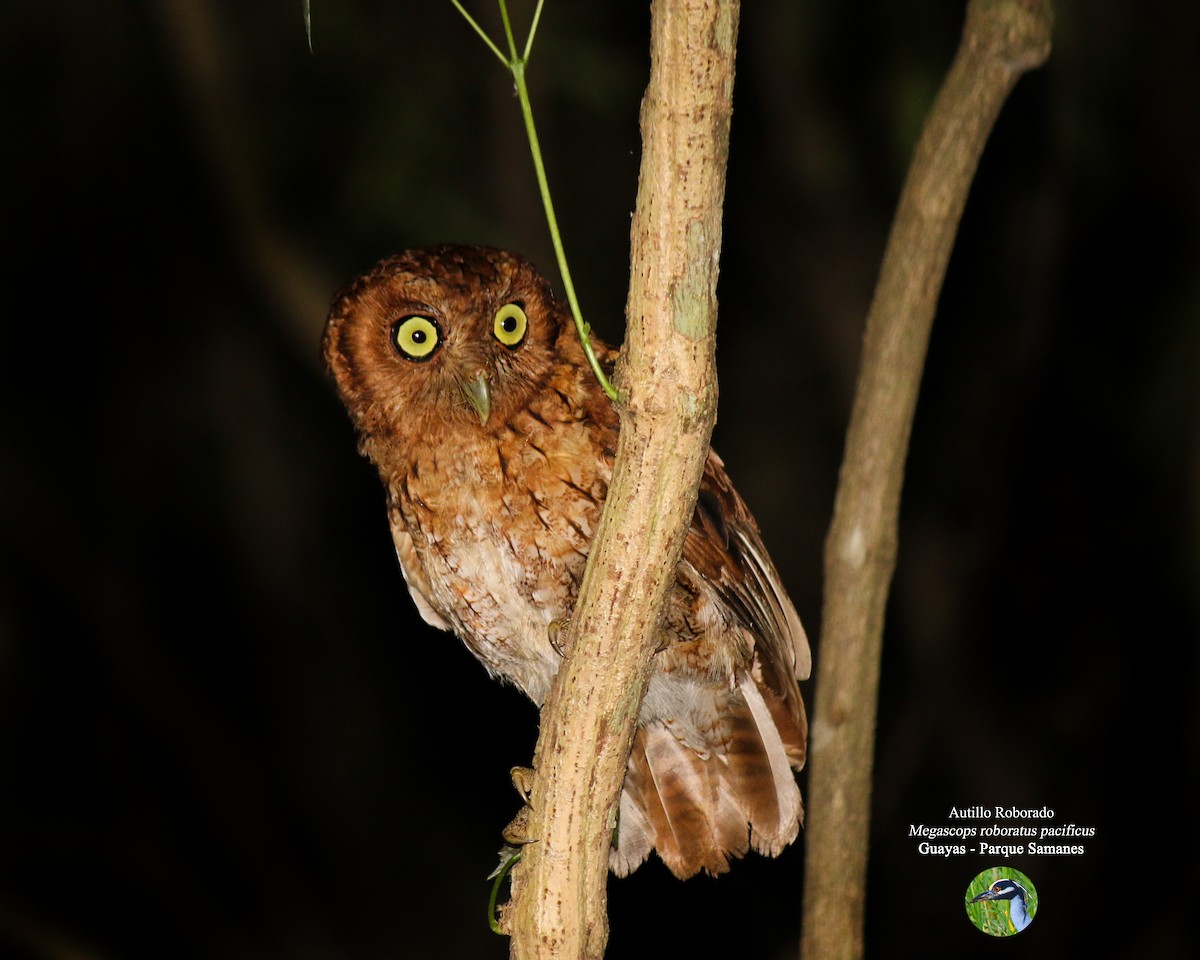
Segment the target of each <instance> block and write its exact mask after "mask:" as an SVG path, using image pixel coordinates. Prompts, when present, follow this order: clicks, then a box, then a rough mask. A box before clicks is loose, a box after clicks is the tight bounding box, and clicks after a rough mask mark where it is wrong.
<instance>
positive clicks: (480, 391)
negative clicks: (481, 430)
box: [459, 370, 492, 426]
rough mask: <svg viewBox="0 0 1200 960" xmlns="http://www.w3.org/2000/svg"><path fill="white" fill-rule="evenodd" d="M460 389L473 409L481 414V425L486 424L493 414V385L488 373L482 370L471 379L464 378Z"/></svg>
mask: <svg viewBox="0 0 1200 960" xmlns="http://www.w3.org/2000/svg"><path fill="white" fill-rule="evenodd" d="M459 389H460V390H462V395H463V396H464V397H465V398H466V400H467V403H468V404H470V406H471V409H472V410H474V411H475V413H476V414H478V415H479V425H480V426H484V425H486V424H487V422H488V417H490V416H491V415H492V385H491V383H490V382H489V381H488V376H487V374H486V373H484V372H483V371H482V370H481V371H479V373H477V374H476V375H475V376H473V377H472V378H471V379H470V380H464V381H463V382H462V383H461V384H459Z"/></svg>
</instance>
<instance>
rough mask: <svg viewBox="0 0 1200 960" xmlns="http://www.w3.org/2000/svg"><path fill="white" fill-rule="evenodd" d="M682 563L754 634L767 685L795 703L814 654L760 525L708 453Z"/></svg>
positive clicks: (715, 456)
mask: <svg viewBox="0 0 1200 960" xmlns="http://www.w3.org/2000/svg"><path fill="white" fill-rule="evenodd" d="M683 561H684V562H685V563H688V564H690V565H691V566H692V567H693V568H694V569H695V570H696V572H697V573H699V574H700V575H701V576H702V577H703V578H704V579H705V580H706V581H707V582H708V583H709V585H710V586H711V587H712V588H713V590H714V591H715V593H716V595H717V596H718V597H719V598H720V600H721V602H722V603H723V604H724V605H725V607H726V608H727V609H728V611H729V612H730V613H732V615H733V617H734V618H735V619H736V621H737V622H738V623H740V624H741V625H742V626H743V627H745V628H746V630H748V631H749V632H750V633H751V634H753V635H754V637H755V638H756V640H757V641H758V642H757V643H756V649H757V651H758V653H759V656H760V660H761V663H762V667H763V669H764V672H765V673H767V674H770V675H771V676H768V677H766V679H767V680H768V685H769V686H770V687H771V688H773V689H774V690H775V692H776V693H778V694H779V695H781V696H782V697H783V698H784V699H785V700H787V701H791V700H792V696H793V693H792V691H793V690H795V689H796V687H795V683H794V682H792V681H791V678H792V677H796V678H798V679H801V680H804V679H806V678H807V677H808V675H809V673H810V672H811V670H812V654H811V652H810V651H809V647H808V637H807V635H806V634H805V632H804V627H803V626H802V625H801V623H800V617H799V615H798V614H797V613H796V608H795V607H794V606H792V601H791V600H790V599H789V598H788V595H787V591H786V590H784V588H783V584H782V583H781V582H780V579H779V573H778V572H777V571H776V570H775V565H774V564H773V563H772V562H771V558H770V556H769V554H768V553H767V548H766V546H765V545H764V544H763V542H762V537H761V536H760V535H759V532H758V525H757V524H756V523H755V522H754V518H753V517H752V516H751V515H750V511H749V509H748V508H747V507H746V504H745V503H744V502H743V501H742V498H741V497H740V496H738V493H737V491H736V490H735V489H734V488H733V483H732V482H731V481H730V479H729V476H728V475H727V474H726V473H725V465H724V464H723V463H722V462H721V458H720V457H718V456H717V455H716V453H713V452H711V451H710V452H709V454H708V459H707V461H705V464H704V477H703V479H702V480H701V483H700V496H699V499H698V500H697V502H696V512H695V515H694V516H693V518H692V525H691V528H690V529H689V530H688V534H687V539H686V540H685V541H684V545H683Z"/></svg>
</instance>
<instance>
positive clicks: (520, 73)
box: [450, 0, 617, 400]
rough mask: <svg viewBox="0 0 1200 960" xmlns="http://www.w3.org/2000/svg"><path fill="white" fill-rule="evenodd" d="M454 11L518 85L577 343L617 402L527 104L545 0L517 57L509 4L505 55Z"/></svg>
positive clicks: (504, 12) (503, 11)
mask: <svg viewBox="0 0 1200 960" xmlns="http://www.w3.org/2000/svg"><path fill="white" fill-rule="evenodd" d="M450 2H451V3H452V4H454V7H455V9H456V10H458V12H459V13H461V14H462V15H463V18H464V19H465V20H466V21H467V23H468V24H470V26H471V29H473V30H474V31H475V32H476V33H477V34H479V37H480V39H482V40H483V42H484V43H485V44H487V47H488V49H489V50H491V51H492V53H494V54H495V55H496V59H497V60H499V61H500V62H501V63H502V64H504V67H505V69H506V70H508V71H509V73H511V74H512V76H513V80H514V82H515V83H516V85H517V99H518V100H519V101H520V103H521V116H522V117H524V119H525V133H526V135H527V136H528V137H529V151H530V153H531V154H532V155H533V169H534V172H535V173H536V175H537V182H538V190H539V191H540V192H541V195H542V206H543V207H544V208H545V210H546V224H547V226H549V228H550V242H551V243H552V244H553V245H554V255H555V257H557V258H558V270H559V273H560V274H561V275H562V282H563V289H565V290H566V293H567V303H568V304H570V307H571V316H572V317H574V318H575V329H576V330H577V331H579V340H580V342H581V343H582V344H583V352H584V353H585V354H586V355H587V358H588V363H589V364H590V365H591V367H592V372H593V373H594V374H595V375H596V379H597V380H598V381H600V386H601V387H603V388H604V392H605V393H606V394H608V396H609V398H610V399H612V400H616V399H617V391H616V390H615V389H614V388H613V386H612V384H611V383H609V381H608V377H606V376H605V374H604V370H603V369H601V367H600V361H599V359H598V358H597V357H596V352H595V351H594V350H593V349H592V341H591V336H590V334H591V330H592V328H591V326H590V325H589V324H588V323H587V321H585V320H584V319H583V313H582V312H581V311H580V309H579V300H578V298H577V297H576V296H575V285H574V284H573V283H572V282H571V271H570V268H569V267H568V266H567V255H566V252H565V251H564V250H563V242H562V235H561V234H560V233H559V230H558V218H557V217H556V216H555V215H554V202H553V201H552V200H551V199H550V184H549V182H548V181H547V179H546V166H545V164H544V163H543V162H542V148H541V147H540V146H539V144H538V136H537V128H536V127H535V126H534V123H533V107H532V106H531V105H530V102H529V88H528V87H527V86H526V85H525V68H526V67H527V66H528V65H529V55H530V53H531V52H532V51H533V38H534V36H535V34H536V33H537V28H538V22H539V21H540V20H541V18H542V5H543V4H544V3H545V0H538V4H537V7H536V8H535V9H534V11H533V21H532V22H531V23H530V25H529V35H528V36H527V37H526V38H525V47H524V49H523V50H522V51H521V53H520V54H518V53H517V42H516V38H515V37H514V36H513V30H512V23H511V22H510V20H509V18H508V5H507V4H506V3H505V0H497V2H498V3H499V5H500V18H501V20H503V22H504V36H505V39H506V40H507V41H508V56H505V55H504V53H503V52H502V51H501V50H500V48H499V47H498V46H496V44H495V43H493V42H492V38H491V37H489V36H488V35H487V33H486V32H485V31H484V29H483V28H482V27H481V26H480V25H479V24H478V23H477V22H476V21H475V18H474V17H472V16H471V15H470V14H469V13H467V11H466V9H465V8H464V7H463V5H462V3H461V2H460V0H450Z"/></svg>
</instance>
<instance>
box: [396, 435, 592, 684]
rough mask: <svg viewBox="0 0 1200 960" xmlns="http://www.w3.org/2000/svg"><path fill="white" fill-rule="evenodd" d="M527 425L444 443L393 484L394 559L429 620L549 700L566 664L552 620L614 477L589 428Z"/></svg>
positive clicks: (566, 602) (569, 599) (564, 607)
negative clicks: (454, 444)
mask: <svg viewBox="0 0 1200 960" xmlns="http://www.w3.org/2000/svg"><path fill="white" fill-rule="evenodd" d="M533 425H534V426H536V425H537V424H533ZM528 426H530V425H529V424H525V423H521V422H520V421H518V422H517V424H516V426H515V427H514V426H513V425H512V424H510V425H509V427H508V429H507V430H506V431H505V432H504V434H503V435H502V436H500V437H499V438H496V439H493V440H492V441H491V443H490V444H488V445H485V444H474V443H461V444H459V445H458V449H457V451H456V452H455V453H454V454H453V455H451V454H449V453H448V452H447V451H448V447H449V445H448V444H445V443H443V444H440V445H439V446H438V449H437V450H432V449H431V450H427V451H424V455H423V456H421V457H418V458H415V459H414V461H413V462H412V463H411V465H410V466H408V468H407V469H404V470H402V471H397V472H394V473H393V474H392V481H391V482H390V483H389V485H388V487H389V495H390V496H389V499H390V500H391V502H392V504H393V507H392V509H391V511H390V516H391V523H392V533H393V538H394V540H395V542H396V552H397V556H398V557H399V560H400V564H401V567H402V569H403V571H404V576H405V580H406V581H407V583H408V585H409V590H410V592H411V594H412V596H413V599H414V601H415V602H416V605H417V608H418V610H419V611H420V612H421V614H422V616H423V617H424V619H425V620H426V622H428V623H430V624H432V625H434V626H437V627H439V628H441V629H448V630H450V631H452V632H453V633H455V634H456V635H457V636H458V637H460V638H461V639H462V640H463V641H464V642H465V643H466V645H467V646H468V648H469V649H470V650H471V651H472V652H473V653H474V654H475V655H476V656H477V657H478V658H479V659H480V660H481V661H482V662H483V664H484V666H485V667H487V669H488V670H489V672H491V673H492V674H494V675H498V676H501V677H503V678H505V679H507V680H509V681H511V682H512V683H514V684H516V685H517V686H518V687H520V688H521V689H522V690H524V691H525V692H526V693H527V694H528V695H529V697H530V698H531V699H532V700H533V701H534V702H535V703H538V704H541V702H542V701H543V700H544V699H545V696H546V694H547V693H548V691H549V688H550V683H551V681H552V680H553V679H554V675H555V673H556V672H557V670H558V666H559V663H560V662H561V657H560V655H559V654H558V653H557V652H556V651H555V649H554V647H553V645H552V644H551V642H550V625H551V623H553V622H555V621H561V620H564V619H566V618H567V617H569V616H570V613H571V610H572V608H573V607H574V603H575V597H576V594H577V592H578V585H579V582H580V580H581V579H582V575H583V568H584V565H585V564H586V562H587V553H588V549H589V548H590V545H591V539H592V535H593V533H594V529H595V524H596V521H597V518H598V517H599V512H600V508H601V506H602V503H603V494H604V492H605V490H606V489H607V480H608V476H607V463H606V461H605V459H604V458H603V457H602V456H599V457H598V456H597V452H596V450H595V449H594V447H593V441H592V440H591V438H589V437H588V436H586V432H587V431H586V430H585V429H584V428H583V425H581V424H560V425H558V428H557V429H556V430H554V431H553V434H552V436H545V435H542V436H538V435H531V433H532V431H529V430H528ZM522 427H525V428H526V429H521V428H522ZM585 454H586V456H585Z"/></svg>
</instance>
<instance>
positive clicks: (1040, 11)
mask: <svg viewBox="0 0 1200 960" xmlns="http://www.w3.org/2000/svg"><path fill="white" fill-rule="evenodd" d="M1052 22H1053V10H1052V6H1051V3H1050V0H972V2H971V4H970V6H969V8H968V10H967V19H966V25H965V28H964V31H963V37H962V42H961V43H960V45H959V49H958V53H957V55H956V57H955V60H954V63H953V65H952V66H951V68H950V71H949V73H948V75H947V77H946V81H945V83H944V85H943V87H942V89H941V91H940V93H939V94H938V97H937V100H936V101H935V102H934V105H933V108H932V110H931V112H930V114H929V117H928V119H927V120H926V123H925V127H924V129H923V131H922V133H921V137H920V140H919V141H918V143H917V147H916V151H915V154H914V156H913V160H912V164H911V166H910V168H909V174H908V179H907V181H906V183H905V185H904V189H903V192H902V193H901V196H900V202H899V206H898V209H897V211H896V219H895V221H894V223H893V225H892V232H891V236H890V238H889V240H888V245H887V250H886V252H885V254H884V259H883V265H882V269H881V272H880V276H879V281H878V284H877V286H876V289H875V298H874V301H873V302H872V304H871V309H870V312H869V314H868V317H867V328H866V335H865V339H864V343H863V359H862V368H861V370H860V373H859V381H858V389H857V393H856V396H855V401H854V409H853V412H852V414H851V420H850V427H849V431H848V433H847V437H846V450H845V456H844V460H843V462H842V469H841V475H840V478H839V482H838V491H837V497H836V501H835V505H834V516H833V522H832V524H831V527H830V530H829V536H828V539H827V541H826V544H825V578H826V579H825V602H824V612H823V617H822V638H821V644H820V648H819V657H818V668H819V669H818V673H817V684H816V697H815V704H814V707H815V710H814V717H813V724H812V744H811V753H810V757H811V768H810V774H809V787H808V792H809V810H810V815H809V823H808V828H807V838H806V840H807V854H806V864H805V888H804V892H805V902H804V928H803V936H802V944H801V955H802V956H803V957H804V958H805V960H832V958H857V957H861V956H862V953H863V915H864V901H865V887H866V866H867V843H868V833H869V830H868V828H869V822H870V803H871V768H872V761H873V748H874V735H875V715H876V697H877V693H878V688H879V661H880V652H881V648H882V636H883V620H884V608H885V606H886V604H887V596H888V590H889V587H890V584H891V579H892V573H893V571H894V568H895V562H896V549H897V532H896V531H897V517H898V514H899V509H900V490H901V485H902V481H903V476H904V462H905V458H906V455H907V451H908V441H909V435H910V433H911V429H912V420H913V412H914V410H915V408H916V402H917V391H918V387H919V384H920V379H921V371H922V368H923V366H924V362H925V353H926V347H927V345H928V342H929V332H930V328H931V326H932V323H933V315H934V310H935V307H936V304H937V298H938V294H939V292H940V291H941V287H942V281H943V278H944V277H945V273H946V265H947V263H948V261H949V259H950V250H951V248H952V246H953V244H954V238H955V234H956V232H957V229H958V222H959V219H960V217H961V215H962V211H963V207H964V206H965V204H966V199H967V193H968V190H969V189H970V185H971V181H972V179H973V178H974V175H975V170H976V167H977V166H978V163H979V157H980V155H981V154H982V152H983V147H984V144H985V143H986V141H987V138H988V135H989V134H990V132H991V129H992V126H993V124H994V123H995V120H996V117H997V116H998V115H999V112H1000V108H1001V107H1002V106H1003V104H1004V101H1005V99H1006V98H1007V97H1008V94H1009V92H1010V91H1011V90H1012V89H1013V87H1014V86H1015V84H1016V82H1017V80H1018V79H1019V78H1020V76H1021V74H1022V73H1024V72H1025V71H1027V70H1030V69H1032V68H1034V67H1037V66H1040V65H1041V64H1042V63H1043V62H1045V60H1046V58H1047V57H1048V56H1049V53H1050V33H1051V26H1052Z"/></svg>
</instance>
